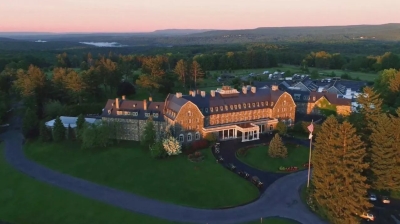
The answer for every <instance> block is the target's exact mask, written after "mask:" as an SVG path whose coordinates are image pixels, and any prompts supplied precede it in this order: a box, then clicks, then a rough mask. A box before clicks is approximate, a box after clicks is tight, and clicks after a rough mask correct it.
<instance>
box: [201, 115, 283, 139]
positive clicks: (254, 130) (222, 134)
mask: <svg viewBox="0 0 400 224" xmlns="http://www.w3.org/2000/svg"><path fill="white" fill-rule="evenodd" d="M270 123H271V124H270ZM272 123H277V121H275V119H274V120H264V121H257V122H243V123H236V124H226V125H213V126H208V127H204V128H203V133H205V134H208V133H217V134H218V137H219V139H220V140H229V139H236V138H241V139H242V142H247V141H254V140H258V139H260V133H262V132H265V131H266V130H265V126H270V125H273V124H272Z"/></svg>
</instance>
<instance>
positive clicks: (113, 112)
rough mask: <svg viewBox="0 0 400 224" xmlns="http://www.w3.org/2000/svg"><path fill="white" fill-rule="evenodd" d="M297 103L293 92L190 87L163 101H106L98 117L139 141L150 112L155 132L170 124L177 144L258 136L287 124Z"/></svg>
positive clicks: (252, 138) (264, 89) (122, 137)
mask: <svg viewBox="0 0 400 224" xmlns="http://www.w3.org/2000/svg"><path fill="white" fill-rule="evenodd" d="M295 111H296V104H295V102H294V100H293V98H292V96H291V95H290V94H289V93H287V92H284V91H281V90H279V89H278V86H272V88H260V89H257V88H256V87H251V86H247V87H243V88H242V89H241V90H240V91H238V90H236V89H233V88H231V87H229V86H224V87H223V88H222V89H218V90H217V91H214V90H211V91H210V93H206V92H204V91H190V92H189V94H188V95H184V94H182V93H176V94H169V95H168V96H167V98H166V99H165V102H153V101H152V100H149V101H147V100H144V101H143V102H142V101H131V100H126V99H125V98H124V97H123V99H115V100H108V102H107V105H106V107H105V108H104V111H103V114H102V119H103V120H104V121H106V122H118V123H119V124H121V130H122V132H123V134H121V135H118V136H120V137H118V138H120V139H127V140H136V141H137V140H140V136H141V133H142V132H143V128H144V125H145V122H146V120H147V119H148V118H149V117H150V116H153V118H154V122H155V124H156V131H157V135H158V136H161V135H162V133H163V132H164V131H165V128H166V127H167V126H169V125H171V126H172V127H174V134H175V137H177V138H178V139H179V141H181V142H182V143H190V142H192V141H196V140H200V139H201V138H203V137H204V136H206V135H207V134H215V135H216V136H217V137H218V138H219V139H232V138H241V139H242V141H251V140H256V139H259V136H260V133H265V132H272V131H273V130H274V129H275V127H276V124H277V123H278V121H279V120H280V121H282V122H284V123H285V124H287V125H292V124H293V123H294V119H295Z"/></svg>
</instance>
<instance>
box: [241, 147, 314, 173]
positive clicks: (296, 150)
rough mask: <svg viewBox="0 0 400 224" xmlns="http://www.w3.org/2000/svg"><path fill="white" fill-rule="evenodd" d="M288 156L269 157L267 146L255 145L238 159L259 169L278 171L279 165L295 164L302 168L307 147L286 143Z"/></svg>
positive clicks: (305, 159) (305, 158) (307, 153)
mask: <svg viewBox="0 0 400 224" xmlns="http://www.w3.org/2000/svg"><path fill="white" fill-rule="evenodd" d="M286 147H287V150H288V157H287V158H285V159H281V158H271V157H269V155H268V146H257V147H255V148H251V149H249V151H248V152H247V154H246V155H245V156H240V157H239V156H238V159H239V160H241V161H242V162H244V163H247V164H248V165H250V166H252V167H255V168H257V169H260V170H265V171H273V172H280V171H279V167H281V166H284V167H289V166H297V167H298V168H299V169H300V170H301V169H304V167H303V164H304V163H307V162H308V156H309V149H308V148H307V147H304V146H296V145H292V144H287V145H286Z"/></svg>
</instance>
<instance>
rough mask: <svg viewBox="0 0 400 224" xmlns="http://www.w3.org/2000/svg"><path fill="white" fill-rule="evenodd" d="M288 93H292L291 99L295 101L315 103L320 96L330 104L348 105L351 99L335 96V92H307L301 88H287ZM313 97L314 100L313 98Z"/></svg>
mask: <svg viewBox="0 0 400 224" xmlns="http://www.w3.org/2000/svg"><path fill="white" fill-rule="evenodd" d="M286 92H288V93H289V94H290V95H292V97H293V100H294V101H295V102H296V103H315V102H316V101H318V100H319V99H320V98H321V97H325V98H326V99H327V100H328V101H329V102H330V103H331V104H334V105H350V104H351V99H345V98H340V97H337V94H335V93H329V92H308V91H301V90H290V89H289V90H287V91H286ZM314 97H315V100H314Z"/></svg>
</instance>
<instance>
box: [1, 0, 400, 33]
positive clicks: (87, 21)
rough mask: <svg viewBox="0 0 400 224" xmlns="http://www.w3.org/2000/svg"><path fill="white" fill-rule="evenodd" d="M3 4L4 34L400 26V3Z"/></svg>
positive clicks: (179, 0)
mask: <svg viewBox="0 0 400 224" xmlns="http://www.w3.org/2000/svg"><path fill="white" fill-rule="evenodd" d="M4 1H5V3H3V5H4V6H6V7H2V8H1V9H0V20H1V21H3V23H2V24H1V25H0V32H44V33H143V32H153V31H155V30H165V29H194V30H198V29H211V30H242V29H243V30H245V29H255V28H261V27H320V26H348V25H352V24H371V25H379V24H387V23H399V22H400V18H398V17H397V9H398V8H399V7H400V2H397V1H391V0H381V1H379V2H376V1H373V2H372V1H371V2H363V4H361V5H360V4H358V3H356V2H348V1H346V0H337V1H328V0H308V1H307V2H306V3H305V2H301V1H298V0H282V1H279V2H274V3H273V4H269V3H268V2H264V1H258V0H250V1H249V2H248V4H243V1H242V0H219V1H214V0H203V1H202V2H192V1H186V0H175V1H174V3H170V2H167V1H161V0H147V1H139V2H126V1H117V2H110V1H106V0H86V1H79V0H60V1H57V2H54V1H51V0H37V1H35V2H33V1H30V0H20V1H13V0H4ZM60 9H62V10H60ZM16 15H18V16H16ZM171 27H174V28H171Z"/></svg>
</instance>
